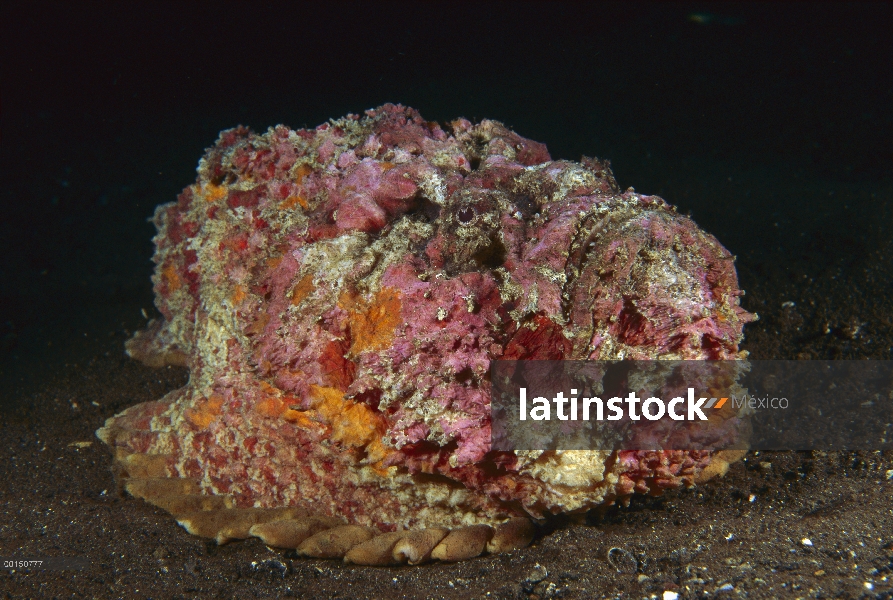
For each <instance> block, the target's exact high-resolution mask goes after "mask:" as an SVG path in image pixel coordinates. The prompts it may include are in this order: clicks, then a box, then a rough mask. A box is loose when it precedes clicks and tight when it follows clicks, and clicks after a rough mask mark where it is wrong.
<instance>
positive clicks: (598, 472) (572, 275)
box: [97, 104, 752, 564]
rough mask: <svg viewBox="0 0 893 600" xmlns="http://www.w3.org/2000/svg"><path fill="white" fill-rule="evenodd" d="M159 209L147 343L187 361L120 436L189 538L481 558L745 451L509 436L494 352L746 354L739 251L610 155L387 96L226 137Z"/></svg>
mask: <svg viewBox="0 0 893 600" xmlns="http://www.w3.org/2000/svg"><path fill="white" fill-rule="evenodd" d="M155 225H156V226H157V228H158V235H157V236H156V237H155V244H156V252H155V257H154V260H155V263H156V265H157V266H156V269H155V274H154V276H153V282H154V289H155V293H156V305H157V307H158V310H159V311H160V312H161V314H162V315H163V318H162V319H160V320H157V321H154V322H152V323H150V325H149V327H148V329H147V330H145V331H143V332H141V333H138V334H137V335H136V336H135V337H134V338H133V339H131V340H130V341H129V342H128V344H127V351H128V353H129V354H130V356H132V357H133V358H136V359H138V360H141V361H143V362H144V363H146V364H148V365H153V366H160V365H165V364H173V365H185V366H187V367H188V368H189V370H190V380H189V383H188V384H187V385H186V386H185V387H183V388H181V389H178V390H176V391H174V392H171V393H170V394H168V395H167V396H165V397H164V398H162V399H160V400H158V401H155V402H147V403H143V404H139V405H136V406H132V407H130V408H129V409H127V410H125V411H124V412H123V413H121V414H119V415H117V416H115V417H113V418H111V419H109V420H108V421H107V422H106V424H105V426H104V427H103V428H101V429H100V430H99V431H98V432H97V435H98V436H99V438H100V439H101V440H102V441H104V442H105V443H106V444H108V445H109V446H110V447H111V448H112V449H113V450H114V455H115V462H116V465H117V467H118V470H119V473H120V475H121V476H122V477H123V478H124V481H125V487H126V489H127V490H128V491H129V492H130V493H131V494H132V495H134V496H137V497H140V498H143V499H145V500H147V501H149V502H151V503H153V504H155V505H157V506H160V507H162V508H164V509H166V510H167V511H169V512H170V513H172V514H173V515H174V516H175V517H176V518H177V520H178V521H179V522H180V523H181V524H182V525H183V526H184V527H186V529H187V530H188V531H190V532H191V533H194V534H197V535H201V536H207V537H211V538H216V539H217V540H218V542H221V543H222V542H224V541H227V540H229V539H234V538H244V537H248V536H249V535H253V536H257V537H260V538H261V539H263V540H264V541H265V542H266V543H267V544H269V545H272V546H279V547H290V548H296V549H297V550H298V552H299V553H302V554H305V555H309V556H327V557H344V558H345V559H346V560H347V561H349V562H356V563H362V564H397V563H402V562H409V563H413V564H415V563H419V562H422V561H426V560H431V559H441V560H460V559H464V558H469V557H472V556H477V555H479V554H481V553H482V552H485V551H489V552H500V551H505V550H508V549H512V548H517V547H520V546H523V545H526V544H528V543H529V542H530V540H531V538H532V536H533V524H532V522H531V519H533V520H536V519H540V518H542V517H543V516H544V515H547V514H554V513H559V512H565V513H576V512H581V511H585V510H587V509H588V508H590V507H592V506H595V505H600V504H604V503H609V502H613V501H616V500H618V499H624V498H627V497H629V495H631V494H633V493H657V492H659V491H660V490H663V489H665V488H670V487H674V486H680V485H691V484H693V483H697V482H699V481H701V480H704V479H707V478H709V477H711V476H713V475H717V474H721V473H723V472H724V471H725V469H726V468H727V466H728V463H729V461H731V460H734V459H736V458H737V456H739V455H740V453H734V452H710V451H681V450H661V451H608V450H603V451H564V452H561V451H551V452H531V451H527V452H493V451H491V449H490V448H491V433H490V417H491V415H490V397H489V390H490V382H489V378H488V369H489V367H490V363H491V361H493V360H496V359H516V360H517V359H520V360H533V359H552V360H556V359H588V358H591V359H620V358H627V359H629V358H641V359H656V358H660V359H667V358H675V359H692V360H701V359H736V358H738V357H739V352H738V343H739V342H740V340H741V337H742V328H743V326H744V324H745V323H747V322H748V321H749V320H751V319H752V315H750V314H749V313H747V312H746V311H745V310H744V309H742V308H741V307H740V306H739V296H740V295H741V294H742V292H741V291H740V290H739V289H738V283H737V277H736V274H735V269H734V266H733V258H732V257H731V256H730V254H729V253H728V252H727V251H726V250H725V249H724V248H723V247H722V246H721V245H720V244H719V242H717V240H716V239H715V238H714V237H712V236H711V235H708V234H707V233H705V232H703V231H701V230H700V229H699V228H698V227H697V225H695V223H694V222H693V221H692V220H690V219H689V218H687V217H685V216H682V215H680V214H677V212H676V211H675V210H674V209H673V207H671V206H670V205H668V204H667V203H666V202H665V201H664V200H662V199H661V198H658V197H655V196H647V195H642V194H638V193H636V192H635V191H633V190H632V189H629V190H627V191H625V192H622V191H621V190H620V189H619V188H618V186H617V184H616V182H615V180H614V178H613V176H612V174H611V171H610V168H609V165H608V164H607V163H606V162H602V161H599V160H597V159H591V158H585V157H584V158H583V159H582V161H581V162H570V161H563V160H557V161H553V160H551V158H550V156H549V153H548V152H547V151H546V147H545V146H544V145H543V144H540V143H537V142H534V141H531V140H528V139H525V138H523V137H521V136H519V135H517V134H516V133H514V132H512V131H511V130H509V129H508V128H506V127H505V126H504V125H502V124H500V123H498V122H495V121H488V120H485V121H482V122H481V123H479V124H472V123H470V122H469V121H467V120H465V119H458V120H456V121H453V122H451V123H449V124H448V125H441V124H438V123H434V122H429V121H425V120H424V119H422V118H421V116H420V115H419V113H418V112H416V111H415V110H413V109H410V108H406V107H403V106H399V105H390V104H388V105H385V106H382V107H379V108H376V109H374V110H370V111H367V112H366V114H365V116H362V117H361V116H357V115H348V116H346V117H344V118H342V119H338V120H333V121H330V122H328V123H325V124H323V125H320V126H319V127H317V128H315V129H312V130H307V129H300V130H292V129H289V128H288V127H284V126H278V127H275V128H271V129H269V130H268V131H267V132H266V133H264V134H263V135H258V134H255V133H253V132H251V131H250V130H248V129H246V128H243V127H238V128H235V129H230V130H227V131H224V132H222V133H221V135H220V138H219V139H218V141H217V143H216V145H215V146H214V147H213V148H210V149H209V150H208V151H207V152H206V154H205V156H204V158H202V159H201V161H200V162H199V166H198V178H197V180H196V182H195V183H194V184H193V185H190V186H189V187H187V188H186V189H185V190H184V191H183V192H182V193H181V194H180V196H179V197H178V200H177V202H174V203H170V204H165V205H162V206H159V207H158V209H157V210H156V212H155Z"/></svg>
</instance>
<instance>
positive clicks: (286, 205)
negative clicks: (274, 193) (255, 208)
mask: <svg viewBox="0 0 893 600" xmlns="http://www.w3.org/2000/svg"><path fill="white" fill-rule="evenodd" d="M295 205H300V206H301V208H307V207H308V206H309V205H308V204H307V200H305V199H304V197H303V196H289V197H288V198H286V199H285V200H283V201H282V203H281V204H279V208H281V209H283V210H290V209H292V208H294V207H295Z"/></svg>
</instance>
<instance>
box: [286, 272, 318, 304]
mask: <svg viewBox="0 0 893 600" xmlns="http://www.w3.org/2000/svg"><path fill="white" fill-rule="evenodd" d="M314 289H316V287H315V286H314V285H313V276H312V275H304V276H303V277H302V278H301V281H299V282H298V284H297V285H296V286H295V287H294V288H292V290H291V303H292V306H297V305H298V304H300V303H301V302H303V301H304V299H306V298H307V296H309V295H310V294H312V293H313V290H314Z"/></svg>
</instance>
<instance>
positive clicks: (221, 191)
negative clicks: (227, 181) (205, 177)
mask: <svg viewBox="0 0 893 600" xmlns="http://www.w3.org/2000/svg"><path fill="white" fill-rule="evenodd" d="M198 193H199V194H201V195H202V196H204V198H205V200H206V201H207V202H214V201H215V200H220V199H221V198H224V197H226V194H227V191H226V188H225V187H223V186H222V185H214V184H213V183H208V184H206V185H204V186H200V187H199V189H198Z"/></svg>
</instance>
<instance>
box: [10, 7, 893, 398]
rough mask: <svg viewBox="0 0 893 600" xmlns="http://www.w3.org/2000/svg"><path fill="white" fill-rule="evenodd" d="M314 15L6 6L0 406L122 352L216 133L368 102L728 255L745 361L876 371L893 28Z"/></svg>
mask: <svg viewBox="0 0 893 600" xmlns="http://www.w3.org/2000/svg"><path fill="white" fill-rule="evenodd" d="M321 4H323V3H289V4H283V5H278V4H270V3H260V2H259V3H245V2H243V3H225V2H214V3H185V2H151V3H120V4H114V5H113V4H112V3H95V2H43V1H34V0H25V1H22V2H13V1H8V2H6V3H4V8H3V9H2V29H3V34H2V36H0V46H2V144H0V172H2V185H0V206H2V211H0V212H2V217H0V256H2V258H0V309H2V314H0V386H2V387H0V391H3V390H16V391H17V392H16V393H15V394H10V393H8V391H3V394H2V397H3V399H4V400H7V401H8V400H9V399H11V398H14V397H19V398H23V397H24V396H22V395H21V394H22V393H24V392H27V391H28V390H29V389H31V388H32V387H33V386H34V385H36V384H39V383H40V382H42V381H43V380H45V379H46V378H47V377H49V376H51V375H52V374H53V373H56V372H57V371H59V370H60V369H65V366H66V365H68V368H70V369H71V368H74V369H76V368H78V365H82V364H84V363H85V362H89V361H90V360H100V359H101V358H102V357H103V356H108V355H109V354H110V353H111V354H118V353H121V352H123V340H124V339H126V337H127V336H128V335H129V334H130V332H131V331H132V330H133V329H135V328H139V327H140V326H142V324H143V323H144V322H145V321H144V318H143V316H142V315H141V312H140V309H141V308H142V309H145V311H146V313H147V314H148V315H149V316H151V315H152V314H153V311H154V309H153V308H152V294H151V284H150V282H149V275H150V273H151V269H152V264H151V262H150V257H151V254H152V246H151V237H152V235H153V233H154V231H153V227H152V226H151V225H150V224H149V223H147V222H146V218H147V217H149V216H150V215H151V214H152V211H153V208H154V206H155V205H157V204H159V203H162V202H168V201H171V200H173V199H174V198H175V195H176V194H177V193H178V192H179V190H181V189H182V188H183V187H184V186H186V185H188V184H189V183H190V182H191V181H192V180H193V179H194V176H195V173H194V169H195V166H196V164H197V162H198V159H199V158H200V156H201V155H202V152H203V149H204V148H205V147H208V146H210V145H211V144H212V143H213V142H214V140H215V139H216V136H217V132H218V131H220V130H221V129H224V128H228V127H232V126H235V125H237V124H240V123H241V124H245V125H249V126H251V127H253V128H255V129H260V130H264V129H265V128H266V127H268V126H271V125H275V124H278V123H284V124H287V125H290V126H292V127H301V126H308V127H313V126H315V125H317V124H319V123H322V122H324V121H325V120H327V119H328V118H335V117H339V116H342V115H344V114H346V113H348V112H354V113H360V112H362V111H363V110H365V109H367V108H370V107H373V106H376V105H379V104H382V103H384V102H395V103H396V102H399V103H403V104H406V105H410V106H413V107H415V108H417V109H419V110H420V111H421V113H422V115H423V116H424V117H425V118H427V119H430V120H442V121H445V120H451V119H453V118H455V117H458V116H465V117H468V118H470V119H478V120H479V119H482V118H491V119H497V120H500V121H503V122H505V123H506V124H507V125H509V126H510V127H512V128H513V129H515V130H516V131H518V132H519V133H520V134H522V135H524V136H526V137H529V138H532V139H535V140H538V141H542V142H545V143H546V144H547V145H548V147H549V149H550V151H551V153H552V156H553V158H567V159H575V160H576V159H579V157H580V155H582V154H587V155H596V156H599V157H604V158H608V159H611V160H612V162H613V165H614V170H615V174H616V176H617V179H618V181H619V183H620V185H621V186H623V187H626V186H635V187H636V189H637V190H639V191H641V192H646V193H656V194H660V195H662V196H663V197H665V198H666V199H667V200H668V201H669V202H670V203H672V204H675V205H677V206H678V207H679V209H680V210H681V211H683V212H688V213H691V214H692V216H693V217H694V218H695V220H696V221H697V222H698V223H699V224H700V225H701V226H702V227H703V228H705V229H706V230H707V231H710V232H711V233H713V234H715V235H716V236H717V237H718V238H719V240H720V241H721V242H723V243H724V244H725V245H726V246H727V247H728V248H729V249H730V250H731V251H732V252H733V253H734V254H736V255H738V269H739V275H740V277H741V284H742V287H743V288H744V289H745V290H747V292H748V295H747V296H746V298H745V299H744V304H745V306H746V307H747V308H748V309H750V310H752V311H757V312H758V313H760V315H761V320H760V321H759V322H758V323H756V324H754V325H751V326H749V328H748V330H747V340H746V341H745V344H744V347H745V348H747V349H749V350H750V351H751V352H752V353H754V354H755V355H756V356H758V357H761V358H794V357H800V358H809V357H812V358H891V357H893V353H891V346H893V342H891V338H893V333H891V332H893V323H891V316H890V315H893V305H891V301H890V296H891V291H893V288H891V281H893V266H891V258H890V256H891V254H893V245H891V223H893V207H891V198H893V181H891V164H893V163H891V159H893V151H891V150H893V145H891V140H893V116H891V107H893V47H891V39H893V36H891V35H890V29H891V26H893V7H891V5H890V4H856V3H831V4H817V3H793V4H783V3H777V2H775V3H767V4H757V3H746V4H740V3H731V4H719V3H700V4H697V3H683V4H670V3H659V4H630V3H624V4H622V5H621V4H599V3H579V4H560V3H517V2H515V3H493V4H484V3H475V4H471V3H469V4H463V3H455V2H453V3H427V2H426V3H418V2H416V3H398V2H397V3H395V2H390V3H372V2H369V3H325V6H322V5H321ZM791 302H793V303H794V304H793V305H790V304H784V305H783V303H791Z"/></svg>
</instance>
